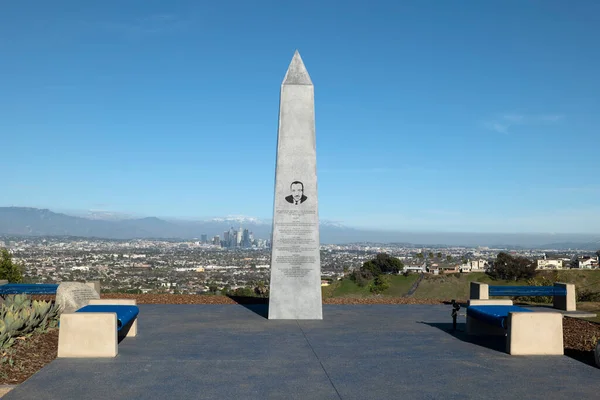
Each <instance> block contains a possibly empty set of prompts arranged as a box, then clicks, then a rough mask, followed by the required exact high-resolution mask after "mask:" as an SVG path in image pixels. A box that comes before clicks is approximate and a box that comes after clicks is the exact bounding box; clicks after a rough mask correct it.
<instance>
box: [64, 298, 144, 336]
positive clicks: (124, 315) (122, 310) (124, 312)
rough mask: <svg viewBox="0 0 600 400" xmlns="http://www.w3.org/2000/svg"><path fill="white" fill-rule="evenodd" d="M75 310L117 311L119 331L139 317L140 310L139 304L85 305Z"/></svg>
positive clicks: (78, 311) (87, 311)
mask: <svg viewBox="0 0 600 400" xmlns="http://www.w3.org/2000/svg"><path fill="white" fill-rule="evenodd" d="M75 312H76V313H80V312H86V313H90V312H96V313H115V314H117V331H121V329H123V327H125V326H127V325H128V324H129V323H130V322H131V321H133V320H134V319H135V318H136V317H137V315H138V314H139V312H140V310H139V308H138V307H137V306H128V305H112V304H107V305H104V304H103V305H89V306H84V307H81V308H80V309H79V310H77V311H75Z"/></svg>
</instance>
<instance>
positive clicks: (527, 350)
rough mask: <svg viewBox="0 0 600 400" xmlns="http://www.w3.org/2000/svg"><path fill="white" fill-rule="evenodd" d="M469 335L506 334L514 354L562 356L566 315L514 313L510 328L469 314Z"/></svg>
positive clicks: (494, 302) (496, 302)
mask: <svg viewBox="0 0 600 400" xmlns="http://www.w3.org/2000/svg"><path fill="white" fill-rule="evenodd" d="M469 305H512V301H511V300H470V301H469ZM467 334H468V335H476V336H505V337H506V352H507V353H508V354H511V355H563V354H564V341H563V316H562V314H561V313H558V312H537V311H536V312H511V313H509V314H508V329H503V328H500V327H497V326H493V325H489V324H487V323H485V322H483V321H480V320H478V319H477V318H473V317H471V316H469V315H467Z"/></svg>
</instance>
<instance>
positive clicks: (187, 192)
mask: <svg viewBox="0 0 600 400" xmlns="http://www.w3.org/2000/svg"><path fill="white" fill-rule="evenodd" d="M84 3H85V4H84ZM599 13H600V3H598V2H596V1H578V2H576V3H572V2H567V1H513V0H508V1H503V2H491V1H487V2H484V1H461V2H449V1H424V0H418V1H417V0H415V1H402V2H398V1H372V2H365V1H343V2H341V1H336V2H333V1H326V0H319V1H304V2H301V3H299V2H282V1H253V2H248V1H241V0H240V1H225V0H223V1H219V2H200V1H169V2H167V1H131V0H130V1H102V2H100V1H98V2H78V1H70V2H67V1H57V2H52V4H49V3H48V2H43V1H41V0H40V1H33V2H32V1H23V2H6V3H4V4H3V5H2V6H1V12H0V54H1V57H2V60H1V62H0V139H1V145H0V146H1V149H0V154H1V155H0V170H1V171H2V174H3V178H4V179H3V189H2V191H1V192H0V206H31V207H43V208H50V209H53V210H75V209H76V210H89V209H93V210H109V211H119V212H125V213H131V214H135V215H142V216H146V215H155V216H171V217H207V216H224V215H229V214H241V215H248V216H255V217H262V218H270V217H271V215H272V205H273V185H274V165H275V150H276V147H275V146H276V139H277V116H278V102H279V89H280V85H281V81H282V80H283V77H284V75H285V71H286V69H287V66H288V64H289V62H290V60H291V58H292V55H293V53H294V50H295V49H298V50H299V51H300V53H301V55H302V58H303V59H304V62H305V64H306V66H307V69H308V71H309V73H310V74H311V78H312V80H313V83H314V84H315V96H316V117H317V120H316V127H317V165H318V176H319V202H320V204H319V207H320V208H319V213H320V216H321V218H322V219H327V220H334V221H340V222H343V223H345V224H347V225H350V226H357V227H373V228H380V229H397V230H409V231H423V230H424V231H463V232H465V231H466V232H545V233H552V232H556V233H558V232H565V233H573V232H581V233H599V231H600V228H599V226H600V204H599V201H598V199H599V195H600V182H599V176H600V174H599V172H600V164H599V162H598V160H599V157H598V154H599V152H598V148H597V138H598V134H599V132H598V127H599V126H600V113H599V112H598V111H599V110H600V78H599V77H598V71H600V53H599V52H598V51H597V50H598V42H597V39H598V37H600V24H598V23H597V15H599Z"/></svg>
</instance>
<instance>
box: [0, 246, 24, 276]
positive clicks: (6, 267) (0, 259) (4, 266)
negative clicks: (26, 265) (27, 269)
mask: <svg viewBox="0 0 600 400" xmlns="http://www.w3.org/2000/svg"><path fill="white" fill-rule="evenodd" d="M0 279H6V280H8V281H9V282H10V283H19V282H23V266H22V265H20V264H16V263H14V262H13V260H12V255H11V254H10V253H9V252H8V250H6V249H0Z"/></svg>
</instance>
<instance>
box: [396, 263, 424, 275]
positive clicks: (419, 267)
mask: <svg viewBox="0 0 600 400" xmlns="http://www.w3.org/2000/svg"><path fill="white" fill-rule="evenodd" d="M401 272H416V273H418V274H421V273H424V272H427V262H423V263H422V264H410V265H405V266H404V270H402V271H401Z"/></svg>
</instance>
